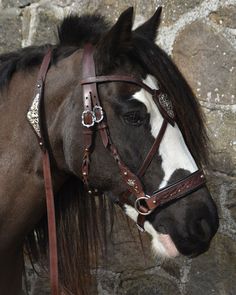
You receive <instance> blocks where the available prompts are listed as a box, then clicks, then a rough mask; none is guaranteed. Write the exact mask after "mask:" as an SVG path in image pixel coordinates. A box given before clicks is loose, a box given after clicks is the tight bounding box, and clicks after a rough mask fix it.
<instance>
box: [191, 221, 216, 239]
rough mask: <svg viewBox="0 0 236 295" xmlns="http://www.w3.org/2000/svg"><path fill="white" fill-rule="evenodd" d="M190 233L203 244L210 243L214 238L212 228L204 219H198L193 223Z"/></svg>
mask: <svg viewBox="0 0 236 295" xmlns="http://www.w3.org/2000/svg"><path fill="white" fill-rule="evenodd" d="M190 233H191V235H192V236H194V237H195V238H197V239H198V240H200V241H202V242H208V241H209V240H210V239H211V236H212V231H211V227H210V225H209V223H208V221H207V220H206V219H204V218H201V219H198V220H196V221H195V222H193V223H192V225H191V226H190Z"/></svg>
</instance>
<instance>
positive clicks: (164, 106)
mask: <svg viewBox="0 0 236 295" xmlns="http://www.w3.org/2000/svg"><path fill="white" fill-rule="evenodd" d="M93 52H94V48H93V46H92V45H91V44H87V45H85V47H84V54H83V62H82V68H83V70H82V75H83V78H82V80H81V81H80V83H81V86H82V89H83V104H84V110H83V112H82V125H83V126H84V128H83V129H84V130H83V134H84V152H83V162H82V177H83V182H84V184H85V186H86V187H87V189H88V192H91V191H92V188H91V187H90V184H89V166H90V156H91V153H92V151H93V150H94V149H93V144H94V143H93V136H94V133H95V132H99V133H100V136H101V139H102V143H103V145H104V147H105V148H106V149H107V150H108V151H109V153H110V154H111V155H112V157H113V158H114V160H115V162H116V163H117V165H118V168H119V173H120V175H121V178H122V179H123V181H124V182H125V183H126V185H127V191H125V192H124V193H122V194H121V195H120V196H119V201H118V204H119V205H120V206H121V207H123V206H124V205H125V204H128V205H131V206H133V207H134V208H135V209H136V211H137V212H138V220H137V225H138V228H139V229H140V230H141V231H144V222H145V218H146V216H147V215H149V214H150V213H152V212H153V211H154V210H155V209H156V208H157V207H159V206H162V205H164V204H166V203H169V202H170V201H172V200H176V199H179V198H181V197H184V196H187V195H189V194H190V193H191V192H193V191H196V190H197V189H199V188H200V187H202V186H203V185H204V184H205V181H206V180H205V176H204V173H203V171H202V170H197V171H196V172H194V173H191V174H190V175H189V176H187V177H185V178H183V179H181V180H180V181H178V182H176V183H174V184H171V185H169V186H167V187H165V188H163V189H160V190H157V191H155V192H153V194H152V195H150V196H148V195H147V194H146V193H145V191H144V189H143V186H142V183H141V180H140V179H141V178H142V177H143V176H144V174H145V172H146V170H147V169H148V167H149V165H150V163H151V162H152V159H153V157H154V155H156V154H157V152H158V149H159V146H160V143H161V141H162V138H163V136H164V134H165V131H166V128H167V126H168V124H171V125H172V126H174V124H175V114H174V109H173V106H172V103H171V100H170V99H169V98H168V96H167V95H166V94H165V93H163V92H162V91H161V90H160V89H152V88H150V87H149V86H148V85H146V84H145V83H143V82H142V81H141V80H139V79H137V78H135V77H132V76H126V75H106V76H96V72H95V64H94V60H93ZM51 57H52V51H51V49H49V50H48V52H47V54H46V55H45V56H44V58H43V61H42V64H41V67H40V70H39V74H38V78H37V84H36V89H35V93H34V98H33V102H32V104H31V107H30V108H29V111H28V113H27V119H28V121H29V123H30V125H31V126H32V127H33V130H34V132H35V134H36V136H37V139H38V141H39V145H40V148H41V151H42V159H43V174H44V182H45V192H46V203H47V216H48V234H49V260H50V283H51V293H52V295H59V294H60V293H59V283H58V257H57V237H56V222H55V208H54V196H53V188H52V177H51V168H50V157H49V152H48V150H49V146H48V144H47V141H46V139H45V136H46V135H45V130H44V129H45V128H43V118H42V110H43V90H44V85H45V79H46V75H47V71H48V69H49V66H50V62H51ZM109 82H125V83H132V84H135V85H137V86H139V87H141V88H142V89H144V90H146V91H147V92H149V93H150V94H151V95H152V97H153V99H154V101H155V103H156V105H157V106H158V109H159V111H160V113H161V115H162V117H163V123H162V125H161V128H160V130H159V133H158V135H157V137H156V139H155V141H154V143H153V145H152V147H151V149H150V151H149V153H148V154H147V156H146V158H145V160H144V162H143V163H142V165H141V167H140V168H139V170H138V172H137V173H136V174H135V173H133V172H132V171H131V170H130V169H129V168H128V167H127V166H126V164H125V163H124V162H123V161H122V159H121V157H120V155H119V153H118V150H117V148H116V146H115V145H114V143H113V142H112V139H111V136H110V132H109V126H108V125H107V122H106V115H105V110H104V109H103V107H102V104H101V102H100V99H99V95H98V87H97V86H98V84H101V83H109ZM130 195H134V196H135V197H136V200H135V202H134V203H132V202H131V201H130V200H129V196H130Z"/></svg>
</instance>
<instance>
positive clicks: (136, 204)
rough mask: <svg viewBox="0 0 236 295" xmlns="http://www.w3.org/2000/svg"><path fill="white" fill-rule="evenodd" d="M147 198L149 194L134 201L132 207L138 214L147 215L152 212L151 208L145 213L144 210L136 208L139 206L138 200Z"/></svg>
mask: <svg viewBox="0 0 236 295" xmlns="http://www.w3.org/2000/svg"><path fill="white" fill-rule="evenodd" d="M149 198H150V196H148V195H146V196H145V197H140V198H138V199H136V200H135V202H134V208H135V210H136V211H137V212H138V213H139V214H141V215H144V216H146V215H149V214H151V213H152V211H153V210H149V211H148V212H146V213H145V212H142V211H140V210H139V209H138V208H139V207H140V201H141V200H147V199H149Z"/></svg>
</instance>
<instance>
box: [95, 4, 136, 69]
mask: <svg viewBox="0 0 236 295" xmlns="http://www.w3.org/2000/svg"><path fill="white" fill-rule="evenodd" d="M132 26H133V7H129V8H128V9H127V10H125V11H124V12H123V13H122V14H121V15H120V17H119V18H118V20H117V22H116V23H115V25H114V26H113V27H112V28H111V29H110V30H109V31H108V32H107V33H106V34H105V36H104V37H103V38H102V39H101V40H100V41H99V43H98V45H97V49H96V53H95V59H96V61H97V62H96V63H97V70H98V71H99V72H100V71H104V66H107V67H109V68H110V66H112V64H114V59H115V58H116V57H118V56H119V55H120V54H122V53H123V52H125V51H127V50H128V49H129V48H130V46H131V38H132ZM99 69H100V70H99Z"/></svg>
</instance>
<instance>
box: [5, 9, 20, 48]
mask: <svg viewBox="0 0 236 295" xmlns="http://www.w3.org/2000/svg"><path fill="white" fill-rule="evenodd" d="M19 14H20V12H19V10H18V9H10V10H8V11H5V12H4V11H1V12H0V32H1V33H0V53H3V52H10V51H14V50H16V49H18V48H20V47H21V38H22V29H21V28H22V21H21V18H20V17H19Z"/></svg>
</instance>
